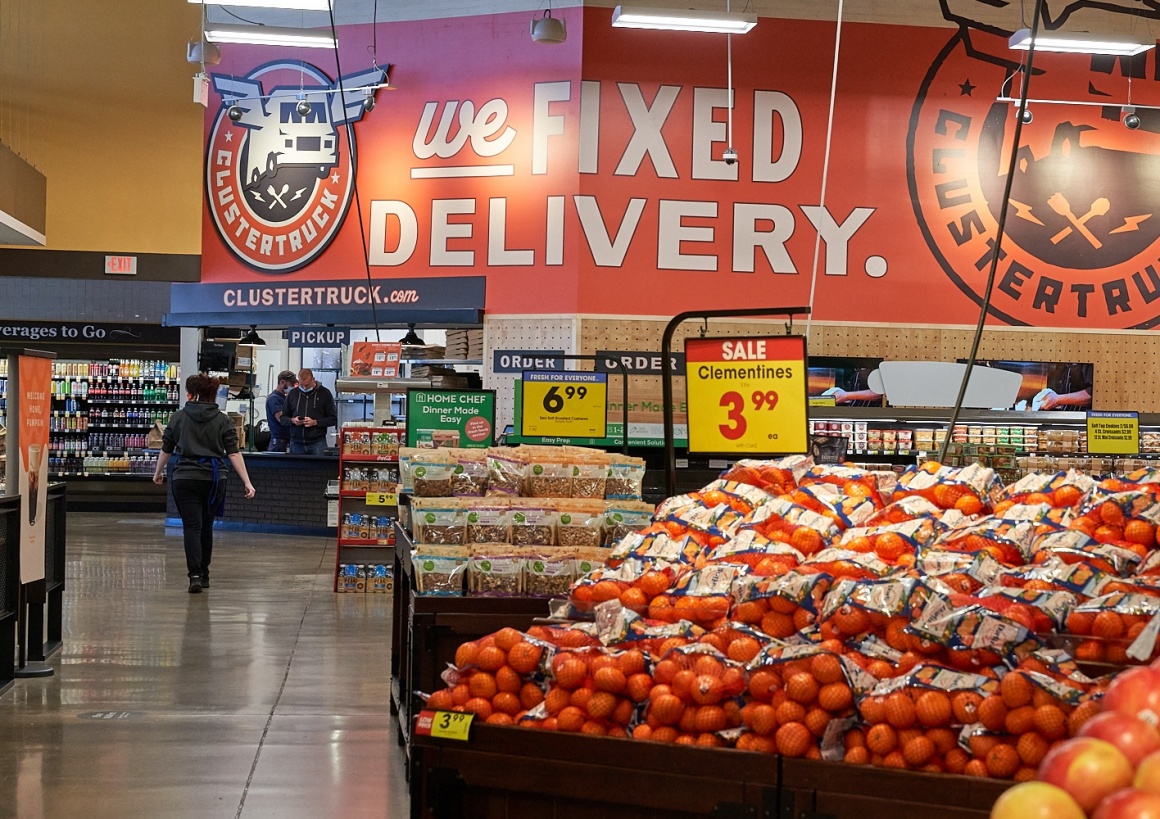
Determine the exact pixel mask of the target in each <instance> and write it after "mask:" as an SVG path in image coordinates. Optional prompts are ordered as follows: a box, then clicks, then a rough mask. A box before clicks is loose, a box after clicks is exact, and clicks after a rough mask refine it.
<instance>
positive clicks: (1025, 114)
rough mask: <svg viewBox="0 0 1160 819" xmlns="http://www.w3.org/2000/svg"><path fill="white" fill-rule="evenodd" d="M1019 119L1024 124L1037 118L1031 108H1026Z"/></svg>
mask: <svg viewBox="0 0 1160 819" xmlns="http://www.w3.org/2000/svg"><path fill="white" fill-rule="evenodd" d="M1019 119H1020V121H1021V122H1022V123H1023V124H1024V125H1030V124H1031V121H1032V120H1034V119H1035V114H1033V113H1031V109H1030V108H1024V109H1023V111H1022V112H1021V113H1020V114H1019Z"/></svg>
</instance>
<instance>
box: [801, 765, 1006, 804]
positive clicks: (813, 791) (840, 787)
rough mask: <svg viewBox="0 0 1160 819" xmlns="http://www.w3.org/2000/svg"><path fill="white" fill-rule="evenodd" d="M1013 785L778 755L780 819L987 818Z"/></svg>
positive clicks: (999, 781) (996, 781) (992, 780)
mask: <svg viewBox="0 0 1160 819" xmlns="http://www.w3.org/2000/svg"><path fill="white" fill-rule="evenodd" d="M1012 784H1013V783H1012V782H1009V781H1006V780H998V779H980V778H978V777H968V776H951V775H947V774H929V773H918V772H915V771H901V770H892V769H887V768H873V767H870V766H869V765H847V764H846V763H843V762H817V761H814V760H808V759H786V758H784V757H783V758H782V759H781V802H780V806H781V812H780V814H779V816H780V817H781V819H799V817H803V816H804V817H810V819H899V817H906V819H987V817H988V816H989V815H990V813H991V806H992V805H994V804H995V800H996V799H998V798H999V795H1000V794H1001V793H1003V791H1005V790H1007V789H1008V788H1010V787H1011V785H1012Z"/></svg>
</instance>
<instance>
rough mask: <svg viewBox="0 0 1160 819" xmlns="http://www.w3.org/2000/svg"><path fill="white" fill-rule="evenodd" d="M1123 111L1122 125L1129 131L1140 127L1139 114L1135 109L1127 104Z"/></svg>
mask: <svg viewBox="0 0 1160 819" xmlns="http://www.w3.org/2000/svg"><path fill="white" fill-rule="evenodd" d="M1123 113H1124V127H1125V128H1127V129H1128V130H1129V131H1135V130H1136V129H1137V128H1139V127H1140V115H1139V114H1137V113H1136V109H1135V108H1134V107H1133V108H1129V107H1127V106H1125V107H1124V109H1123Z"/></svg>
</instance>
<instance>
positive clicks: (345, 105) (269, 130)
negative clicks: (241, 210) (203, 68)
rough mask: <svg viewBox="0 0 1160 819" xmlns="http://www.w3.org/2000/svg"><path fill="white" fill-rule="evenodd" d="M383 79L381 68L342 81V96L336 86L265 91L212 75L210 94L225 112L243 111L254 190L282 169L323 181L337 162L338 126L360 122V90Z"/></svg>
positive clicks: (251, 82)
mask: <svg viewBox="0 0 1160 819" xmlns="http://www.w3.org/2000/svg"><path fill="white" fill-rule="evenodd" d="M385 77H386V74H385V72H384V71H383V70H382V69H379V68H375V69H371V70H368V71H362V72H359V73H357V74H352V75H350V76H347V77H343V78H342V85H343V86H344V90H345V89H353V91H352V90H346V91H345V93H344V94H341V95H340V94H339V88H338V83H334V84H326V85H313V84H312V85H310V86H306V85H305V84H304V83H300V84H299V86H298V87H297V88H295V87H294V86H292V85H291V86H275V87H273V88H271V89H270V90H269V91H264V90H263V88H262V83H261V81H256V80H253V79H251V78H248V77H230V76H222V75H218V74H215V75H214V76H213V84H214V90H215V91H217V92H218V93H219V94H221V96H222V101H223V105H225V106H226V107H227V110H228V108H229V107H232V106H237V108H240V109H241V117H240V118H239V119H237V120H236V122H237V124H238V125H239V126H241V127H242V128H245V129H247V131H248V134H247V138H246V153H247V159H246V176H245V178H246V182H247V183H248V184H251V185H253V184H257V183H258V182H260V181H261V180H262V179H264V178H272V177H274V176H277V175H278V170H279V169H280V168H286V167H290V168H310V169H312V170H314V171H315V172H316V173H317V175H318V176H320V177H322V176H326V175H327V173H329V171H330V169H331V168H332V167H334V165H335V164H336V163H337V161H338V130H337V129H338V126H340V125H345V124H346V123H348V122H357V121H358V120H360V119H362V115H363V113H364V108H363V100H364V99H365V96H364V93H363V91H362V90H361V89H362V88H364V87H366V86H368V85H377V84H379V83H381V82H382V81H383V79H384V78H385ZM302 102H305V103H306V105H305V106H302V105H301V103H302ZM299 108H302V109H303V110H302V111H300V110H299ZM307 109H308V110H307Z"/></svg>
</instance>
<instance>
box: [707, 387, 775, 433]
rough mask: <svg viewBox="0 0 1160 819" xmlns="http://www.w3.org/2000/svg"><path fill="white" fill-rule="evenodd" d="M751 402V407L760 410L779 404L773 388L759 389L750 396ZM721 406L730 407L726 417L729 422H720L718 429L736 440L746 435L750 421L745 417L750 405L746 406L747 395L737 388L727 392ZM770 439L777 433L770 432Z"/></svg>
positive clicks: (769, 408) (770, 408)
mask: <svg viewBox="0 0 1160 819" xmlns="http://www.w3.org/2000/svg"><path fill="white" fill-rule="evenodd" d="M749 403H750V404H751V405H752V406H751V408H752V409H753V410H754V411H756V412H760V411H761V410H772V409H773V408H774V407H776V406H777V393H776V392H774V391H773V390H768V391H765V392H762V391H761V390H758V391H756V392H753V393H752V394H751V395H750V396H749ZM719 406H722V407H725V408H726V409H728V411H729V412H728V413H727V415H726V418H728V419H729V423H727V424H719V425H718V427H717V428H718V429H719V430H720V431H721V434H722V435H723V436H725V437H726V438H728V439H729V440H730V441H736V440H738V439H739V438H742V437H744V436H745V432H746V430H748V429H749V421H748V420H747V419H746V417H745V412H746V410H747V409H749V408H750V407H747V406H746V403H745V396H744V395H742V394H741V393H739V392H737V391H736V390H732V391H730V392H727V393H725V394H724V395H722V396H721V401H720V403H719ZM769 438H770V440H774V439H776V438H777V434H776V433H770V434H769Z"/></svg>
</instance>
